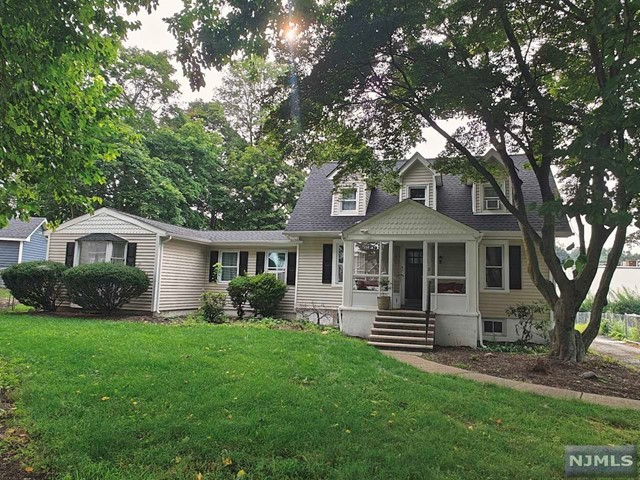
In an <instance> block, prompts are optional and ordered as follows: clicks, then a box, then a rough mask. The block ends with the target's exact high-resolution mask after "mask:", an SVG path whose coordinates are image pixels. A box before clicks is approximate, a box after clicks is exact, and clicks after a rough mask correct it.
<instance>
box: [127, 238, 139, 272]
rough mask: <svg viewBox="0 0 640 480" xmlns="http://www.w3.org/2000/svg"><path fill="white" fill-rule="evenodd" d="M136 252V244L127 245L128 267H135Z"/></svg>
mask: <svg viewBox="0 0 640 480" xmlns="http://www.w3.org/2000/svg"><path fill="white" fill-rule="evenodd" d="M137 251H138V244H137V243H129V244H128V245H127V265H129V266H130V267H135V266H136V252H137Z"/></svg>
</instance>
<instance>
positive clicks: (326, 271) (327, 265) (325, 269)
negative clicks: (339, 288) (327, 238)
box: [322, 243, 333, 284]
mask: <svg viewBox="0 0 640 480" xmlns="http://www.w3.org/2000/svg"><path fill="white" fill-rule="evenodd" d="M332 268H333V243H325V244H324V245H322V283H329V284H330V283H331V277H332V272H331V269H332Z"/></svg>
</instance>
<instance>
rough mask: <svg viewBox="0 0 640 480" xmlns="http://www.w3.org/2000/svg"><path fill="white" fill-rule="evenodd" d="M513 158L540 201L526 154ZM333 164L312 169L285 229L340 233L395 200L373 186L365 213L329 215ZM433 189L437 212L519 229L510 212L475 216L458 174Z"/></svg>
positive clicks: (488, 227) (538, 223) (536, 222)
mask: <svg viewBox="0 0 640 480" xmlns="http://www.w3.org/2000/svg"><path fill="white" fill-rule="evenodd" d="M512 158H513V159H514V161H515V162H516V165H518V166H520V167H521V168H520V178H521V179H522V181H523V193H524V195H525V198H526V200H527V202H528V203H531V202H536V203H541V202H542V196H541V195H540V190H539V189H538V187H537V181H536V177H535V174H534V173H533V171H532V170H530V169H525V168H523V167H524V164H525V163H526V162H527V159H526V157H525V156H524V155H513V157H512ZM428 161H433V159H431V160H428ZM405 163H406V161H402V162H398V168H400V167H401V166H402V165H404V164H405ZM336 165H337V164H336V163H327V164H325V165H323V166H322V167H319V168H314V169H313V170H312V171H311V173H310V175H309V178H308V179H307V182H306V184H305V186H304V189H303V190H302V193H301V195H300V199H299V200H298V203H297V204H296V207H295V209H294V210H293V212H292V214H291V218H290V219H289V223H288V224H287V228H286V229H285V232H287V233H288V232H320V231H322V232H341V231H343V230H345V229H347V228H349V227H351V226H353V225H355V224H356V223H359V222H361V221H363V220H366V219H367V218H370V217H373V216H374V215H377V214H378V213H381V212H383V211H384V210H386V209H387V208H389V207H391V206H393V205H395V204H396V203H398V195H397V194H394V195H390V194H388V193H386V192H384V191H382V190H380V189H378V188H374V189H373V190H372V192H371V198H370V200H369V206H368V208H367V214H366V216H364V217H358V216H353V217H351V216H331V201H332V191H333V181H332V180H331V179H329V178H327V175H328V174H329V173H330V172H331V171H333V170H334V169H335V167H336ZM554 186H555V183H554ZM436 192H437V193H436V194H437V210H438V212H440V213H443V214H445V215H447V216H448V217H450V218H452V219H454V220H456V221H458V222H460V223H464V224H465V225H468V226H470V227H471V228H474V229H476V230H478V231H517V230H519V228H518V222H517V221H516V219H515V218H514V217H513V216H512V215H504V214H502V215H501V214H498V215H487V214H485V215H474V214H473V212H472V210H471V208H472V205H471V186H470V185H467V184H466V183H463V182H462V180H461V179H460V177H457V176H454V175H443V176H442V186H440V187H437V188H436ZM529 219H530V221H531V223H532V225H533V226H534V228H536V229H540V228H541V227H542V219H541V218H540V217H538V215H537V214H536V213H535V212H531V213H530V214H529ZM557 227H558V230H559V231H562V232H570V231H571V229H570V227H569V223H568V221H567V219H566V218H563V219H561V220H558V222H557Z"/></svg>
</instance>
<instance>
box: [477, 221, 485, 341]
mask: <svg viewBox="0 0 640 480" xmlns="http://www.w3.org/2000/svg"><path fill="white" fill-rule="evenodd" d="M482 237H483V233H482V232H480V237H479V238H478V243H477V245H478V247H477V250H478V253H477V255H478V268H477V272H478V274H477V276H476V281H477V288H476V310H477V311H478V345H479V346H480V348H487V346H486V345H485V344H484V343H483V339H482V312H481V311H480V274H481V273H480V268H481V265H480V258H481V256H480V242H481V241H482Z"/></svg>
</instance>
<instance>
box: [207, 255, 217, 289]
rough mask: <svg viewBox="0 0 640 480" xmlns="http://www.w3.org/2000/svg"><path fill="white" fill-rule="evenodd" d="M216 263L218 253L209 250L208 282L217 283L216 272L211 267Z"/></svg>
mask: <svg viewBox="0 0 640 480" xmlns="http://www.w3.org/2000/svg"><path fill="white" fill-rule="evenodd" d="M216 263H218V251H217V250H211V251H210V252H209V282H217V281H218V279H217V278H216V272H215V271H214V269H213V266H214V265H215V264H216Z"/></svg>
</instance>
